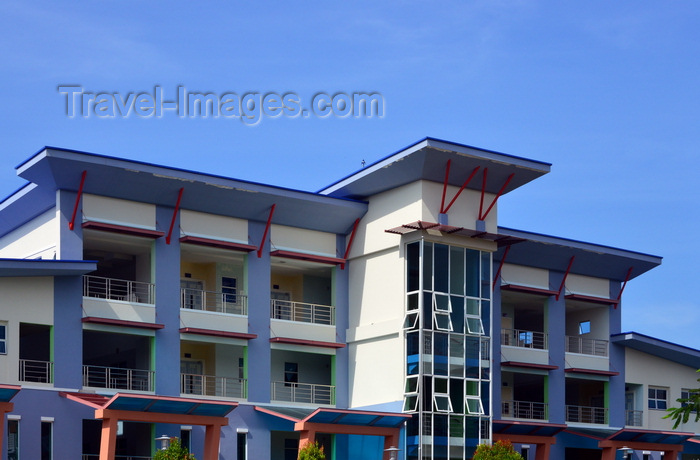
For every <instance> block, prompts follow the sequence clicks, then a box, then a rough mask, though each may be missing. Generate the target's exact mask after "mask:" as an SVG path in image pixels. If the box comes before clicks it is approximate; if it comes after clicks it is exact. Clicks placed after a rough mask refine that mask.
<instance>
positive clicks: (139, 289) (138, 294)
mask: <svg viewBox="0 0 700 460" xmlns="http://www.w3.org/2000/svg"><path fill="white" fill-rule="evenodd" d="M155 292H156V291H155V284H152V283H143V282H141V281H128V280H120V279H116V278H104V277H102V276H93V275H84V276H83V296H84V297H94V298H97V299H108V300H123V301H126V302H133V303H147V304H155Z"/></svg>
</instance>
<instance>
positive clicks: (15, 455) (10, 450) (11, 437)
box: [7, 420, 19, 460]
mask: <svg viewBox="0 0 700 460" xmlns="http://www.w3.org/2000/svg"><path fill="white" fill-rule="evenodd" d="M18 459H19V420H8V421H7V460H18Z"/></svg>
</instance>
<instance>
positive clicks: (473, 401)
mask: <svg viewBox="0 0 700 460" xmlns="http://www.w3.org/2000/svg"><path fill="white" fill-rule="evenodd" d="M465 406H466V409H467V413H468V414H471V415H481V414H483V413H484V407H483V406H482V405H481V399H479V398H467V399H466V400H465Z"/></svg>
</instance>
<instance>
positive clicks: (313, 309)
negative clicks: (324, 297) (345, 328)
mask: <svg viewBox="0 0 700 460" xmlns="http://www.w3.org/2000/svg"><path fill="white" fill-rule="evenodd" d="M270 317H271V318H273V319H280V320H285V321H296V322H301V323H312V324H323V325H327V326H335V307H332V306H328V305H318V304H313V303H306V302H294V301H291V300H280V299H272V300H271V301H270Z"/></svg>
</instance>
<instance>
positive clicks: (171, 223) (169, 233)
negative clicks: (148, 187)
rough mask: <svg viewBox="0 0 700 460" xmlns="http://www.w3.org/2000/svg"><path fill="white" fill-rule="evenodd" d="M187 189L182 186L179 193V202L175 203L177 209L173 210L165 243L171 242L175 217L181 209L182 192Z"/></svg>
mask: <svg viewBox="0 0 700 460" xmlns="http://www.w3.org/2000/svg"><path fill="white" fill-rule="evenodd" d="M184 191H185V189H184V188H181V189H180V193H178V194H177V203H175V211H173V218H172V220H171V221H170V229H169V230H168V234H167V235H166V236H165V244H170V237H171V236H172V234H173V227H174V226H175V218H176V217H177V213H178V211H180V201H181V200H182V192H184Z"/></svg>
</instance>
